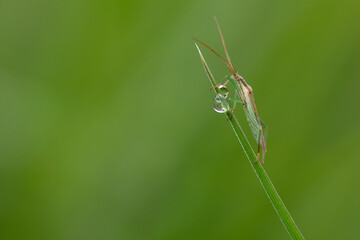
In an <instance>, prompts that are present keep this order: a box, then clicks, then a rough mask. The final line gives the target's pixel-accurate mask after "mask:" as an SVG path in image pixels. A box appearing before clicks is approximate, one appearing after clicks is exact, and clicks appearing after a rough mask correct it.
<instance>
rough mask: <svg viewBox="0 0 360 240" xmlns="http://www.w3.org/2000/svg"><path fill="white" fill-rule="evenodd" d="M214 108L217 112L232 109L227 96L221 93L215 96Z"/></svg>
mask: <svg viewBox="0 0 360 240" xmlns="http://www.w3.org/2000/svg"><path fill="white" fill-rule="evenodd" d="M213 108H214V110H215V112H218V113H225V112H226V111H228V110H229V109H230V106H229V103H228V102H227V101H226V99H225V97H223V96H222V95H221V94H217V95H216V96H215V98H214V103H213Z"/></svg>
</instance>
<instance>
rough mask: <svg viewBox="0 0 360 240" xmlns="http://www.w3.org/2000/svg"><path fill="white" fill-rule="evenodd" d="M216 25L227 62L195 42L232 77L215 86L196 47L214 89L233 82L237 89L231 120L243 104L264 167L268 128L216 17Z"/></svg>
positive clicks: (258, 155)
mask: <svg viewBox="0 0 360 240" xmlns="http://www.w3.org/2000/svg"><path fill="white" fill-rule="evenodd" d="M214 19H215V22H216V25H217V27H218V30H219V33H220V37H221V41H222V44H223V47H224V51H225V55H226V59H227V60H225V59H224V58H223V57H221V56H220V55H219V54H218V53H217V52H215V51H214V50H213V49H212V48H211V47H209V46H208V45H206V44H205V43H203V42H202V41H200V40H198V39H196V38H194V40H195V41H197V42H199V43H200V44H201V45H203V46H204V47H206V48H208V49H209V50H210V51H211V52H213V53H214V54H215V55H216V56H217V57H218V58H220V59H221V60H222V61H223V62H224V63H225V64H226V66H227V67H228V69H229V71H230V73H231V76H227V77H226V82H225V83H224V84H222V85H216V84H215V80H214V78H213V76H212V74H211V72H210V69H209V68H208V66H207V64H206V62H205V59H204V57H203V56H202V54H201V52H200V49H199V48H198V46H197V45H196V47H197V48H198V51H199V54H200V58H201V60H202V62H203V65H204V67H205V71H206V73H207V75H208V77H209V78H210V80H211V81H212V82H213V83H214V87H213V88H218V87H220V86H226V85H227V84H228V83H229V82H231V83H232V84H233V85H234V87H235V98H234V99H231V98H230V99H229V100H230V101H233V102H234V104H233V109H232V113H231V115H230V117H229V119H230V118H231V117H232V115H233V113H234V111H235V107H236V103H237V102H238V103H241V104H242V105H243V108H244V112H245V115H246V118H247V121H248V123H249V126H250V129H251V132H252V135H253V136H254V138H255V140H256V142H257V144H258V153H257V158H256V161H255V162H257V161H258V160H259V158H260V153H262V157H261V164H262V165H264V158H265V153H266V152H267V150H266V138H267V133H268V128H267V126H266V125H265V123H264V122H263V121H262V120H261V119H260V117H259V114H258V111H257V108H256V105H255V99H254V93H253V90H252V88H251V86H250V85H249V84H248V83H247V82H246V81H245V79H244V78H243V77H242V76H240V75H239V73H238V72H237V71H236V70H235V67H234V65H233V64H232V62H231V60H230V56H229V54H228V51H227V49H226V45H225V41H224V37H223V35H222V32H221V28H220V25H219V23H218V21H217V19H216V17H214Z"/></svg>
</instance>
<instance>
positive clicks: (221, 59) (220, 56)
mask: <svg viewBox="0 0 360 240" xmlns="http://www.w3.org/2000/svg"><path fill="white" fill-rule="evenodd" d="M193 40H195V41H197V42H198V43H200V44H201V45H203V46H204V47H206V48H208V49H209V50H210V51H212V52H213V53H214V54H215V55H216V56H217V57H218V58H220V59H221V60H222V61H223V62H224V63H225V64H226V65H227V66H229V63H228V62H227V61H226V60H225V59H224V58H223V57H221V56H220V55H219V54H218V53H217V52H215V50H213V49H212V48H211V47H209V46H208V45H206V44H205V43H203V42H202V41H200V40H199V39H197V38H193Z"/></svg>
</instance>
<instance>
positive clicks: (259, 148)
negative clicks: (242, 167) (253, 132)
mask: <svg viewBox="0 0 360 240" xmlns="http://www.w3.org/2000/svg"><path fill="white" fill-rule="evenodd" d="M261 136H262V131H261V129H260V130H259V139H258V141H257V143H258V152H257V157H256V160H255V163H257V161H259V158H260V151H261ZM261 163H262V162H261Z"/></svg>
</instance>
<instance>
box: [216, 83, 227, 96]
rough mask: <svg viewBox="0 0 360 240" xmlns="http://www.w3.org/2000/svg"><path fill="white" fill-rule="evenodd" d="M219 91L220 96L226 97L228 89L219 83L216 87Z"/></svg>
mask: <svg viewBox="0 0 360 240" xmlns="http://www.w3.org/2000/svg"><path fill="white" fill-rule="evenodd" d="M218 90H219V93H218V94H220V95H221V96H223V97H224V98H227V97H228V95H229V89H228V88H227V87H225V86H224V85H220V86H219V87H218Z"/></svg>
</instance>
